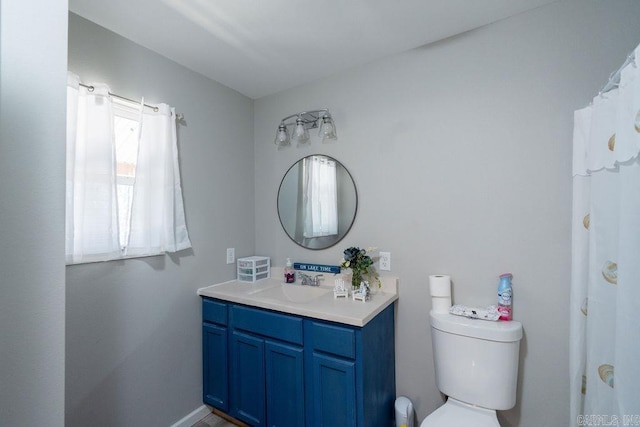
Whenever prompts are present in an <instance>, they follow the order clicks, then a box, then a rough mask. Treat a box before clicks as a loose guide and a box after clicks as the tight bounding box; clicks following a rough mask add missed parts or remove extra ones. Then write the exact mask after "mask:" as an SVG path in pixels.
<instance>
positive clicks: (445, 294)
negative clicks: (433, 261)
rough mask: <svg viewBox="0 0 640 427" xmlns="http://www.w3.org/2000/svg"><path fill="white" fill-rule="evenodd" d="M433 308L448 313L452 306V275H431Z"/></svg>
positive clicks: (438, 311) (430, 285)
mask: <svg viewBox="0 0 640 427" xmlns="http://www.w3.org/2000/svg"><path fill="white" fill-rule="evenodd" d="M429 292H430V293H431V310H432V311H433V312H434V313H448V312H449V308H451V277H449V276H445V275H434V276H429Z"/></svg>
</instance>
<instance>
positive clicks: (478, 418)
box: [420, 398, 500, 427]
mask: <svg viewBox="0 0 640 427" xmlns="http://www.w3.org/2000/svg"><path fill="white" fill-rule="evenodd" d="M420 427H500V423H498V417H497V416H496V411H494V410H491V409H485V408H480V407H477V406H473V405H469V404H467V403H464V402H460V401H458V400H456V399H452V398H449V399H448V400H447V403H445V404H444V405H442V406H441V407H439V408H438V409H436V410H435V411H434V412H432V413H431V415H429V416H428V417H427V418H425V419H424V421H422V424H420Z"/></svg>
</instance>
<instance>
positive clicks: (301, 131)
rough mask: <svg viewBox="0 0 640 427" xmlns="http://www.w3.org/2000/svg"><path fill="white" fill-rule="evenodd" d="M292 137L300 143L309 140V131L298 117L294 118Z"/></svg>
mask: <svg viewBox="0 0 640 427" xmlns="http://www.w3.org/2000/svg"><path fill="white" fill-rule="evenodd" d="M293 139H294V140H295V141H296V142H297V143H298V145H300V144H304V143H306V142H307V141H309V131H308V130H307V129H306V128H305V127H304V121H303V120H302V119H300V118H298V119H297V120H296V128H295V130H294V131H293Z"/></svg>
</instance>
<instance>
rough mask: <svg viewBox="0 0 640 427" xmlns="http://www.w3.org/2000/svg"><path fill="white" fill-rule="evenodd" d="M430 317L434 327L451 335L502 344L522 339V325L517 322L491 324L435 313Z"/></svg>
mask: <svg viewBox="0 0 640 427" xmlns="http://www.w3.org/2000/svg"><path fill="white" fill-rule="evenodd" d="M429 317H430V318H431V326H432V327H434V328H436V329H438V330H440V331H443V332H448V333H451V334H457V335H463V336H467V337H473V338H479V339H483V340H490V341H501V342H513V341H519V340H520V339H521V338H522V323H520V322H518V321H517V320H510V321H497V322H491V321H488V320H480V319H469V318H467V317H462V316H454V315H453V314H449V313H434V312H433V311H432V312H430V313H429Z"/></svg>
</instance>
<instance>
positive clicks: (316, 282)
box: [298, 271, 322, 286]
mask: <svg viewBox="0 0 640 427" xmlns="http://www.w3.org/2000/svg"><path fill="white" fill-rule="evenodd" d="M298 279H300V285H302V286H320V280H321V279H322V274H316V275H315V276H312V275H310V274H304V273H302V272H300V271H299V272H298Z"/></svg>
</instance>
